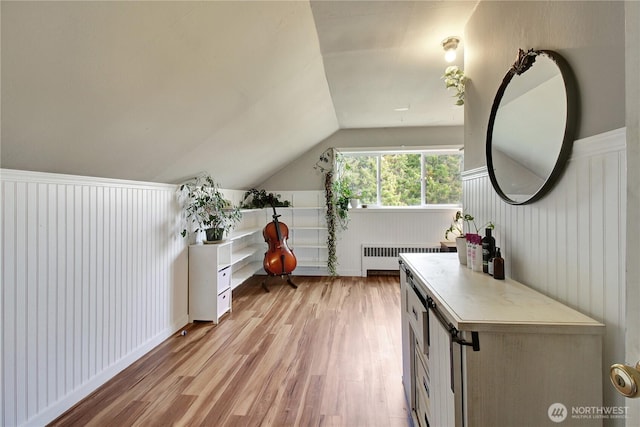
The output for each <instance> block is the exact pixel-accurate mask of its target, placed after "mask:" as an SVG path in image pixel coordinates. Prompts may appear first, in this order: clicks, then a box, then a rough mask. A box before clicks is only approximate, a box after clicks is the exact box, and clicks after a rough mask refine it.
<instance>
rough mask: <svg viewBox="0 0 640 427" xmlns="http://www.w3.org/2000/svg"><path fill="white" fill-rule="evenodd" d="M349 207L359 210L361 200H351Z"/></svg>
mask: <svg viewBox="0 0 640 427" xmlns="http://www.w3.org/2000/svg"><path fill="white" fill-rule="evenodd" d="M349 205H350V206H351V207H352V208H353V209H357V208H359V207H360V199H355V198H354V199H349Z"/></svg>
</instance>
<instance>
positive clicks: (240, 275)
mask: <svg viewBox="0 0 640 427" xmlns="http://www.w3.org/2000/svg"><path fill="white" fill-rule="evenodd" d="M260 269H262V262H258V261H255V262H251V263H249V264H247V265H245V266H244V267H242V268H240V269H238V270H234V271H233V274H232V275H231V289H235V288H237V287H238V286H239V285H240V284H241V283H242V282H244V281H245V280H247V279H248V278H249V277H251V276H253V275H254V274H255V273H257V272H258V271H260Z"/></svg>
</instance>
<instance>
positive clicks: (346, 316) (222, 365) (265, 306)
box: [52, 277, 409, 427]
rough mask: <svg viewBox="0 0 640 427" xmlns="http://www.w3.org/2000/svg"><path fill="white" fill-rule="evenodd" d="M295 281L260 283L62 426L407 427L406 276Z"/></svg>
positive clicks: (73, 413)
mask: <svg viewBox="0 0 640 427" xmlns="http://www.w3.org/2000/svg"><path fill="white" fill-rule="evenodd" d="M294 281H295V282H296V283H297V284H298V286H299V287H298V289H297V290H296V289H293V288H291V287H289V286H288V285H287V284H286V282H284V281H281V280H280V279H279V278H272V279H270V282H269V283H270V288H271V292H270V293H266V292H264V290H263V289H262V288H261V287H260V283H261V279H260V278H258V277H254V278H251V279H249V281H248V282H247V283H245V284H244V285H242V286H241V287H240V288H238V289H237V290H236V291H235V292H234V295H233V312H232V313H231V314H228V315H226V316H225V317H223V319H222V321H221V323H220V324H219V325H218V326H213V325H212V324H211V323H196V324H189V325H187V326H186V327H185V329H186V330H187V335H186V336H181V335H180V334H179V333H178V334H175V336H173V337H171V338H169V339H168V340H167V341H165V342H164V343H163V344H161V345H160V346H158V347H157V348H155V349H154V350H153V351H152V352H150V353H149V354H148V355H146V356H145V357H143V358H142V359H140V360H138V361H137V362H136V363H134V364H133V365H132V366H130V367H129V368H127V369H126V370H124V371H123V372H122V373H120V374H119V375H118V376H116V377H115V378H113V379H112V380H111V381H109V382H108V383H107V384H105V385H104V386H103V387H101V388H100V389H98V390H97V391H96V392H95V393H93V394H92V395H91V396H89V397H87V398H86V399H85V400H83V401H82V402H80V403H79V404H78V405H76V406H75V407H74V408H72V409H71V410H70V411H69V412H67V413H66V414H64V415H62V416H61V417H60V418H59V419H57V420H56V421H55V422H54V423H52V425H56V426H78V425H82V426H107V425H108V426H129V425H141V426H142V425H144V426H161V425H185V426H186V425H189V426H191V425H196V426H213V427H218V426H340V427H343V426H344V427H347V426H348V427H360V426H362V427H365V426H366V427H370V426H380V427H382V426H384V427H387V426H408V425H409V422H408V409H407V405H406V403H405V400H404V397H403V391H402V378H401V376H402V366H401V348H400V347H401V329H400V286H399V278H398V277H370V278H361V277H344V278H325V277H322V278H321V277H295V278H294ZM134 326H135V325H132V327H134Z"/></svg>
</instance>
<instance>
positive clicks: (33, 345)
mask: <svg viewBox="0 0 640 427" xmlns="http://www.w3.org/2000/svg"><path fill="white" fill-rule="evenodd" d="M0 182H1V185H2V187H1V191H2V221H1V230H2V304H1V308H0V309H1V311H0V316H1V318H2V326H1V331H2V337H1V338H2V340H1V354H2V360H1V361H2V392H1V394H0V400H1V403H2V404H1V405H0V408H1V411H2V412H1V413H0V424H2V425H6V426H21V425H43V424H46V423H47V422H49V421H51V420H53V419H54V418H55V417H57V416H58V415H60V414H61V413H62V412H64V411H65V410H67V409H68V408H70V407H71V406H72V405H73V404H75V403H76V402H77V401H78V400H80V399H81V398H83V397H85V396H86V395H88V394H89V393H90V392H91V391H93V390H94V389H95V388H97V387H98V386H100V385H101V384H103V383H104V382H106V381H107V380H108V379H110V378H112V377H113V376H114V375H115V374H117V373H118V372H119V371H121V370H122V369H124V368H125V367H126V366H128V365H129V364H131V363H132V362H133V361H135V360H136V359H138V358H139V357H140V356H142V355H143V354H144V353H146V352H147V351H149V350H150V349H152V348H153V347H154V346H156V345H157V344H158V343H160V342H161V341H162V340H164V339H165V338H167V337H168V336H170V335H171V334H172V333H173V332H174V331H176V330H177V329H179V328H180V327H182V326H183V325H184V324H186V323H187V320H188V319H187V258H186V250H185V242H184V239H182V238H181V237H180V236H179V233H178V231H179V230H178V228H179V224H177V219H178V218H179V215H178V210H177V206H176V203H175V186H171V185H161V184H147V183H135V182H129V181H119V180H107V179H97V178H96V179H94V178H86V177H76V176H67V175H54V174H43V173H33V172H22V171H12V170H2V171H1V181H0Z"/></svg>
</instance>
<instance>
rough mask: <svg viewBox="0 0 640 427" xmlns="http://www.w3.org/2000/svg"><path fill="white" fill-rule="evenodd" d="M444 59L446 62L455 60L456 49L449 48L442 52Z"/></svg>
mask: <svg viewBox="0 0 640 427" xmlns="http://www.w3.org/2000/svg"><path fill="white" fill-rule="evenodd" d="M444 60H445V61H447V62H453V61H455V60H456V50H455V49H449V50H447V51H446V52H445V53H444Z"/></svg>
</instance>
